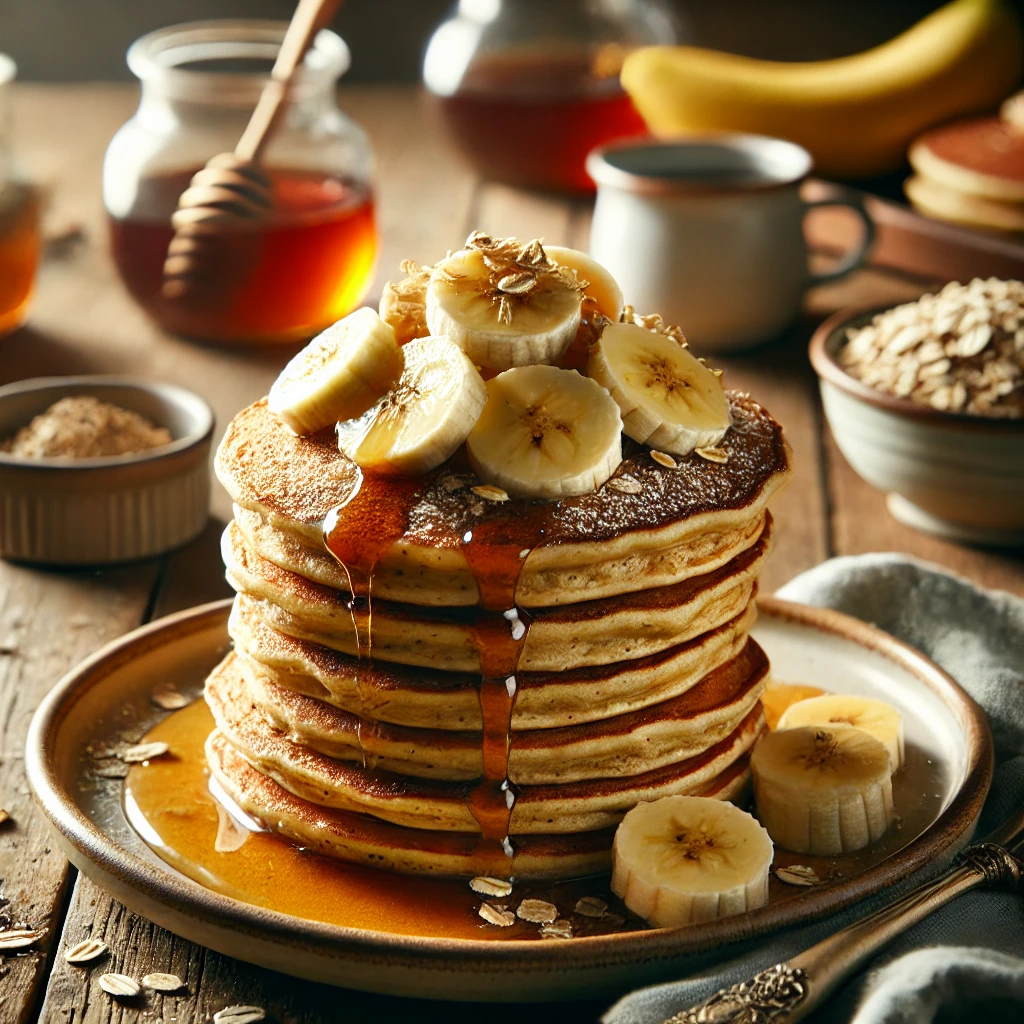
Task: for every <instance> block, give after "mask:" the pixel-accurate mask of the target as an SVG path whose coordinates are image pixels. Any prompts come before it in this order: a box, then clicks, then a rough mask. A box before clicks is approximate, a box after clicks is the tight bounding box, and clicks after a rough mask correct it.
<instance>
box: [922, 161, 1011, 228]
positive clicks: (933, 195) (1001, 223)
mask: <svg viewBox="0 0 1024 1024" xmlns="http://www.w3.org/2000/svg"><path fill="white" fill-rule="evenodd" d="M903 191H904V192H905V193H906V195H907V198H908V199H909V200H910V202H911V203H912V204H913V205H914V207H915V208H916V209H917V210H918V212H919V213H923V214H924V215H925V216H927V217H934V218H936V219H937V220H948V221H950V222H951V223H953V224H966V225H968V226H969V227H972V228H985V229H988V230H991V231H1024V203H1004V202H1001V201H1000V200H998V199H984V198H982V197H981V196H975V195H969V194H968V193H966V192H959V191H957V190H956V189H952V188H949V187H948V186H946V185H944V184H941V183H940V182H937V181H934V180H932V179H931V178H926V177H924V176H923V175H921V174H915V175H914V176H913V177H910V178H907V180H906V181H905V182H904V183H903Z"/></svg>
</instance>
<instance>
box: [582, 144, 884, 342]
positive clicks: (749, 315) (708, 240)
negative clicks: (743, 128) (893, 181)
mask: <svg viewBox="0 0 1024 1024" xmlns="http://www.w3.org/2000/svg"><path fill="white" fill-rule="evenodd" d="M587 170H588V171H589V172H590V175H591V177H592V178H593V179H594V180H595V181H596V182H597V186H598V189H597V204H596V206H595V208H594V221H593V226H592V227H591V232H590V253H591V255H592V256H593V257H594V258H595V259H596V260H598V262H600V263H602V264H604V266H606V267H607V268H608V270H609V271H610V272H611V273H612V275H613V276H614V277H615V279H616V280H617V281H618V283H619V285H620V286H621V288H622V292H623V295H625V298H626V301H627V302H628V303H630V304H631V305H633V306H634V307H635V308H636V309H637V311H638V312H640V313H660V314H661V315H662V316H663V317H664V318H665V320H667V321H668V322H669V323H672V324H678V325H679V326H680V327H682V329H683V331H684V332H685V334H686V336H687V337H688V338H689V339H690V340H692V341H693V342H694V343H695V345H696V346H697V347H698V349H703V350H704V351H728V350H731V349H742V348H749V347H750V346H752V345H755V344H757V343H759V342H763V341H767V340H769V339H771V338H772V337H774V336H775V335H777V334H778V333H779V332H780V331H782V330H783V329H784V328H785V327H786V326H787V325H788V324H789V323H791V322H792V321H793V320H794V319H795V318H796V317H797V316H798V314H799V313H800V307H801V303H802V300H803V295H804V292H805V291H806V290H807V289H808V288H810V287H813V286H814V285H817V284H823V283H825V282H826V281H836V280H838V279H839V278H841V277H844V276H845V275H846V274H849V273H850V272H851V271H852V270H855V269H856V268H857V267H859V266H861V265H862V264H863V263H864V260H865V258H866V256H867V253H868V250H869V249H870V247H871V244H872V242H873V241H874V226H873V225H872V223H871V218H870V217H869V216H868V215H867V213H866V212H865V210H864V209H863V207H862V206H860V205H859V204H858V203H857V202H855V201H852V200H846V199H829V200H824V201H820V202H807V201H805V200H803V199H802V198H801V197H800V185H801V183H802V182H803V180H804V179H805V178H806V177H807V175H808V174H809V173H810V170H811V155H810V154H809V153H808V152H807V150H805V149H803V148H801V147H800V146H797V145H795V144H794V143H792V142H785V141H783V140H782V139H772V138H767V137H765V136H761V135H740V134H724V133H723V134H721V135H708V136H696V137H693V138H687V139H682V140H674V141H657V140H651V139H642V140H635V139H634V140H626V141H623V142H618V143H612V144H611V145H609V146H606V147H604V148H602V149H598V150H595V151H594V152H593V153H591V154H590V156H589V158H588V160H587ZM818 206H848V207H850V208H851V209H852V210H853V211H854V212H855V213H856V214H857V215H858V216H859V217H860V219H861V221H862V222H863V225H864V233H863V237H862V239H861V242H860V245H859V246H858V247H857V248H856V249H855V250H854V251H852V252H850V253H848V254H847V255H846V256H845V257H844V258H843V259H842V260H841V262H840V263H839V265H838V266H836V267H835V269H833V270H830V271H828V272H827V273H823V274H817V273H812V272H811V270H810V269H809V268H808V265H807V243H806V241H805V239H804V233H803V219H804V215H805V214H806V213H807V211H808V210H810V209H813V208H815V207H818Z"/></svg>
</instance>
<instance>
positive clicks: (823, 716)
mask: <svg viewBox="0 0 1024 1024" xmlns="http://www.w3.org/2000/svg"><path fill="white" fill-rule="evenodd" d="M802 725H823V726H826V727H828V726H830V725H852V726H853V727H854V728H855V729H863V730H864V732H867V733H870V734H871V735H872V736H874V737H875V739H876V740H880V741H881V742H882V744H884V746H885V749H886V750H887V751H888V752H889V760H890V761H891V762H892V770H893V771H894V772H895V771H898V770H899V767H900V765H901V764H903V716H902V715H901V714H900V713H899V711H897V710H896V708H894V707H893V706H892V705H891V704H886V703H885V701H882V700H875V699H873V698H872V697H858V696H855V695H854V694H850V693H845V694H844V693H829V694H826V695H825V696H822V697H810V698H808V699H807V700H801V701H797V702H796V703H795V704H791V705H790V706H789V707H788V708H787V709H786V710H785V711H784V712H783V713H782V717H781V718H780V719H779V726H778V727H779V728H780V729H794V728H797V727H799V726H802Z"/></svg>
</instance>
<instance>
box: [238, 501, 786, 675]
mask: <svg viewBox="0 0 1024 1024" xmlns="http://www.w3.org/2000/svg"><path fill="white" fill-rule="evenodd" d="M770 534H771V530H770V517H769V526H766V528H765V530H764V532H763V533H762V534H761V536H760V537H759V538H758V540H757V542H756V543H755V544H754V545H753V547H751V548H748V549H747V550H746V551H743V552H742V553H741V554H739V555H737V556H736V558H734V559H733V560H732V561H730V562H728V563H727V564H726V565H724V566H721V567H720V568H718V569H716V570H714V571H713V572H710V573H707V574H706V575H704V576H697V577H692V578H690V579H686V580H683V581H682V582H681V583H676V584H672V585H670V586H665V587H654V588H651V589H649V590H645V591H642V592H639V593H627V594H623V595H621V596H617V597H608V598H602V599H600V600H593V601H584V602H579V603H576V604H572V605H563V606H561V607H556V608H543V609H536V610H535V611H534V612H533V613H532V614H533V624H532V626H531V627H530V630H529V632H528V634H527V637H526V641H525V646H524V648H523V651H522V655H521V658H520V660H519V667H520V669H521V670H523V671H536V672H543V671H556V672H559V671H565V670H566V669H571V668H579V667H582V666H585V665H608V664H612V663H614V662H620V661H628V660H630V659H634V658H643V657H646V656H648V655H651V654H656V653H658V652H660V651H664V650H666V649H668V648H669V647H672V646H674V645H676V644H679V643H683V642H685V641H687V640H690V639H692V638H694V637H697V636H700V635H701V634H702V633H706V632H708V631H709V630H712V629H715V628H717V627H718V626H720V625H722V624H723V623H725V622H728V621H729V620H730V619H733V618H735V617H736V616H737V615H739V614H740V613H741V612H742V611H743V609H744V608H745V607H746V606H747V605H748V604H749V602H750V601H751V600H752V599H753V597H754V590H755V584H756V580H757V576H758V574H759V573H760V571H761V567H762V565H763V563H764V560H765V558H766V557H767V555H768V550H769V543H770ZM222 552H223V555H224V562H225V565H226V567H227V578H228V582H229V583H230V584H231V585H232V586H233V587H234V588H235V590H237V591H238V592H239V593H242V594H245V595H246V596H247V597H249V598H250V599H251V600H252V602H254V603H255V608H254V610H253V611H254V614H257V615H259V616H260V618H262V620H263V621H264V623H266V625H268V626H270V627H271V628H273V629H275V630H278V631H279V632H282V633H286V634H288V635H289V636H294V637H298V638H299V639H303V640H311V641H313V642H314V643H318V644H323V645H324V646H326V647H332V648H334V649H335V650H339V651H342V652H344V653H346V654H351V655H360V654H362V655H364V656H365V655H367V654H368V655H369V656H370V657H373V658H379V659H383V660H386V661H393V662H400V663H402V664H406V665H421V666H424V667H427V668H435V669H443V670H445V671H451V672H479V671H480V658H479V653H478V649H477V646H476V643H475V641H474V638H473V634H472V628H473V626H474V625H475V624H476V622H477V616H478V615H479V614H480V613H479V612H477V611H476V610H475V609H472V610H462V611H461V612H460V610H459V609H444V610H439V609H432V608H424V607H420V606H416V605H403V604H399V603H397V602H393V601H384V600H374V601H373V603H372V631H371V628H370V612H369V611H368V610H367V609H366V608H365V607H363V608H357V609H353V608H352V606H351V602H350V598H349V596H348V595H347V594H345V593H344V592H342V591H338V590H334V589H333V588H331V587H324V586H322V585H320V584H318V583H312V582H310V581H309V580H307V579H305V578H304V577H302V576H298V575H296V574H295V573H292V572H288V571H287V570H286V569H282V568H281V567H280V566H277V565H275V564H274V563H273V562H270V561H268V560H267V559H265V558H261V557H260V556H259V555H257V554H256V553H255V552H254V551H252V549H251V548H249V547H248V545H247V544H246V541H245V538H244V537H243V536H242V534H241V531H240V530H238V528H237V527H236V526H234V524H230V525H229V526H228V528H227V530H226V531H225V534H224V543H223V545H222Z"/></svg>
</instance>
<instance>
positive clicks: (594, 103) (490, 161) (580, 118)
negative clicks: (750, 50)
mask: <svg viewBox="0 0 1024 1024" xmlns="http://www.w3.org/2000/svg"><path fill="white" fill-rule="evenodd" d="M677 37H678V30H677V25H676V21H675V15H674V13H673V11H672V8H671V6H670V5H669V4H668V3H666V2H664V0H557V2H555V0H459V3H458V4H457V5H456V7H455V10H454V11H453V12H452V14H451V15H450V16H449V17H448V19H447V20H446V21H444V22H443V23H442V24H441V25H440V27H439V28H438V29H437V30H436V31H435V32H434V34H433V36H432V37H431V39H430V43H429V44H428V46H427V51H426V56H425V57H424V61H423V80H424V82H425V83H426V86H427V88H428V89H429V90H430V92H432V93H433V94H434V95H435V96H437V97H438V103H439V106H440V109H441V111H442V114H443V119H444V121H445V122H446V124H447V126H448V129H449V131H450V133H451V135H452V137H453V138H454V140H455V142H456V143H457V145H458V146H459V148H460V149H461V150H462V151H463V153H464V154H465V155H466V157H467V158H468V159H469V160H470V162H471V163H472V164H473V166H474V167H475V168H476V169H477V170H478V171H479V172H480V174H482V175H483V176H484V177H485V178H488V179H490V180H492V181H500V182H505V183H506V184H509V185H518V186H522V187H526V188H538V189H545V190H553V191H559V192H593V190H594V183H593V182H592V181H591V180H590V177H589V175H588V174H587V172H586V170H585V169H584V162H585V160H586V156H587V153H589V152H590V150H591V149H593V148H594V147H595V146H599V145H603V144H604V143H606V142H610V141H611V140H612V139H615V138H621V137H623V136H627V135H638V134H643V133H645V132H646V129H645V127H644V123H643V120H642V119H641V118H640V115H639V114H638V113H637V112H636V110H635V109H634V107H633V104H632V101H631V100H630V98H629V97H628V96H627V95H626V93H625V92H624V91H623V89H622V87H621V85H620V84H619V71H620V70H621V68H622V61H623V59H624V58H625V56H626V54H627V53H628V52H629V51H630V50H632V49H635V48H636V47H638V46H648V45H652V44H657V43H673V42H675V41H676V39H677Z"/></svg>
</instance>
